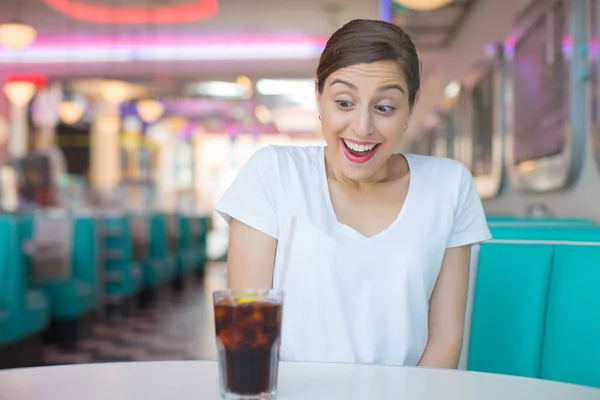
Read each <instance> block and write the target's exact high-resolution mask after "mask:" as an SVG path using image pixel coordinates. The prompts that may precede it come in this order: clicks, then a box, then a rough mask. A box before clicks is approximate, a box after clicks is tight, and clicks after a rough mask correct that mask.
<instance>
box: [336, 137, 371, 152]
mask: <svg viewBox="0 0 600 400" xmlns="http://www.w3.org/2000/svg"><path fill="white" fill-rule="evenodd" d="M344 143H345V144H346V146H348V148H349V149H351V150H354V151H370V150H373V148H374V147H375V146H377V145H376V144H367V145H364V144H356V143H353V142H350V141H348V140H346V139H344Z"/></svg>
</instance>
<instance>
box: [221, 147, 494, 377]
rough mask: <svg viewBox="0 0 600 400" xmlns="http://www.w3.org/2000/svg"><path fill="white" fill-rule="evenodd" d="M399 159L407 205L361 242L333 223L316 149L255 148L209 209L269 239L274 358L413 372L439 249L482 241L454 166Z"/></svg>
mask: <svg viewBox="0 0 600 400" xmlns="http://www.w3.org/2000/svg"><path fill="white" fill-rule="evenodd" d="M405 156H406V159H407V160H408V165H409V168H410V184H409V189H408V193H407V197H406V200H405V202H404V206H403V207H402V210H401V212H400V213H399V215H398V217H397V218H396V220H395V221H394V222H393V223H392V224H391V225H390V226H389V227H388V228H386V229H385V230H383V231H382V232H380V233H379V234H377V235H375V236H372V237H369V238H367V237H365V236H363V235H362V234H360V233H359V232H357V231H356V230H354V229H353V228H351V227H349V226H347V225H344V224H342V223H340V222H339V221H338V220H337V218H336V216H335V213H334V210H333V206H332V204H331V199H330V196H329V189H328V183H327V177H326V172H325V158H324V147H320V146H313V147H284V146H268V147H265V148H263V149H261V150H259V151H257V152H256V153H255V154H254V155H253V156H252V157H251V158H250V160H249V161H248V162H247V163H246V164H245V165H244V167H243V168H242V169H241V170H240V172H239V174H238V176H237V177H236V179H235V180H234V182H233V183H232V185H231V186H230V187H229V189H228V190H227V191H226V192H225V194H224V195H223V197H222V198H221V199H220V201H219V202H218V204H217V206H216V209H217V211H218V212H219V214H221V215H222V216H223V217H224V218H225V220H226V221H227V222H229V221H230V220H231V218H235V219H237V220H239V221H241V222H243V223H245V224H247V225H249V226H252V227H253V228H255V229H258V230H260V231H262V232H264V233H265V234H267V235H269V236H272V237H274V238H276V239H277V240H278V245H277V254H276V261H275V269H274V286H275V289H283V291H284V308H283V325H282V340H281V348H280V357H281V360H284V361H307V362H309V361H310V362H343V363H361V364H384V365H407V366H414V365H417V363H418V362H419V360H420V359H421V356H422V354H423V351H424V350H425V346H426V344H427V332H428V314H429V299H430V296H431V293H432V291H433V288H434V285H435V282H436V280H437V277H438V274H439V271H440V267H441V264H442V258H443V256H444V251H445V249H446V248H448V247H457V246H462V245H468V244H474V243H479V242H482V241H484V240H487V239H490V238H491V235H490V231H489V229H488V226H487V221H486V218H485V214H484V211H483V207H482V204H481V200H480V198H479V196H478V193H477V190H476V188H475V185H474V182H473V178H472V176H471V174H470V172H469V171H468V170H467V169H466V168H465V167H464V166H463V165H462V164H461V163H459V162H458V161H454V160H450V159H444V158H436V157H428V156H420V155H414V154H405ZM294 216H296V227H295V232H294V237H293V245H292V246H291V248H292V251H291V253H290V256H289V266H288V268H289V269H288V271H287V273H286V277H285V283H284V287H283V288H280V287H277V286H278V282H279V275H280V274H281V269H282V263H283V260H282V258H284V257H283V254H282V253H283V252H284V251H285V250H284V249H285V248H286V245H287V242H288V240H289V230H290V223H291V219H292V218H293V217H294ZM368 217H369V216H368V215H365V218H368Z"/></svg>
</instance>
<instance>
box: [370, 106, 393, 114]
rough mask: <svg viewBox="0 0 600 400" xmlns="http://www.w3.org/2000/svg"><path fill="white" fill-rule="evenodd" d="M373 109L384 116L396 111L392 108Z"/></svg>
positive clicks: (377, 107)
mask: <svg viewBox="0 0 600 400" xmlns="http://www.w3.org/2000/svg"><path fill="white" fill-rule="evenodd" d="M375 109H376V110H377V111H379V112H380V113H384V114H388V113H391V112H392V111H394V110H396V109H395V108H394V107H392V106H375Z"/></svg>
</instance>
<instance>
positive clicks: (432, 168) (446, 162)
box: [404, 154, 470, 179]
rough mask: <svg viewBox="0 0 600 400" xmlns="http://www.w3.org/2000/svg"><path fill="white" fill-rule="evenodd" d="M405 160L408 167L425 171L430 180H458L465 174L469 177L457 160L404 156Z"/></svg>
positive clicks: (413, 155) (417, 155)
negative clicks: (452, 178)
mask: <svg viewBox="0 0 600 400" xmlns="http://www.w3.org/2000/svg"><path fill="white" fill-rule="evenodd" d="M404 156H405V157H406V158H407V160H408V163H409V167H410V168H411V169H412V168H415V169H418V170H419V171H426V172H427V175H428V176H429V177H430V178H433V177H439V178H445V179H447V178H451V177H455V178H458V179H460V178H461V177H462V176H463V175H464V174H465V173H467V174H469V175H470V172H469V170H468V169H467V167H466V166H465V165H464V164H463V163H461V162H460V161H458V160H453V159H451V158H444V157H435V156H423V155H419V154H404Z"/></svg>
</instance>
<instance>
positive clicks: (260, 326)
mask: <svg viewBox="0 0 600 400" xmlns="http://www.w3.org/2000/svg"><path fill="white" fill-rule="evenodd" d="M282 300H283V298H282V295H281V293H280V292H274V291H265V292H250V293H249V292H232V291H220V292H215V294H214V312H215V328H216V335H217V348H218V353H219V366H220V380H221V393H222V396H223V398H225V399H228V400H232V399H240V398H248V396H257V398H260V399H274V398H275V394H276V389H277V375H278V363H279V343H280V337H281V319H282V305H283V304H282Z"/></svg>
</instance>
